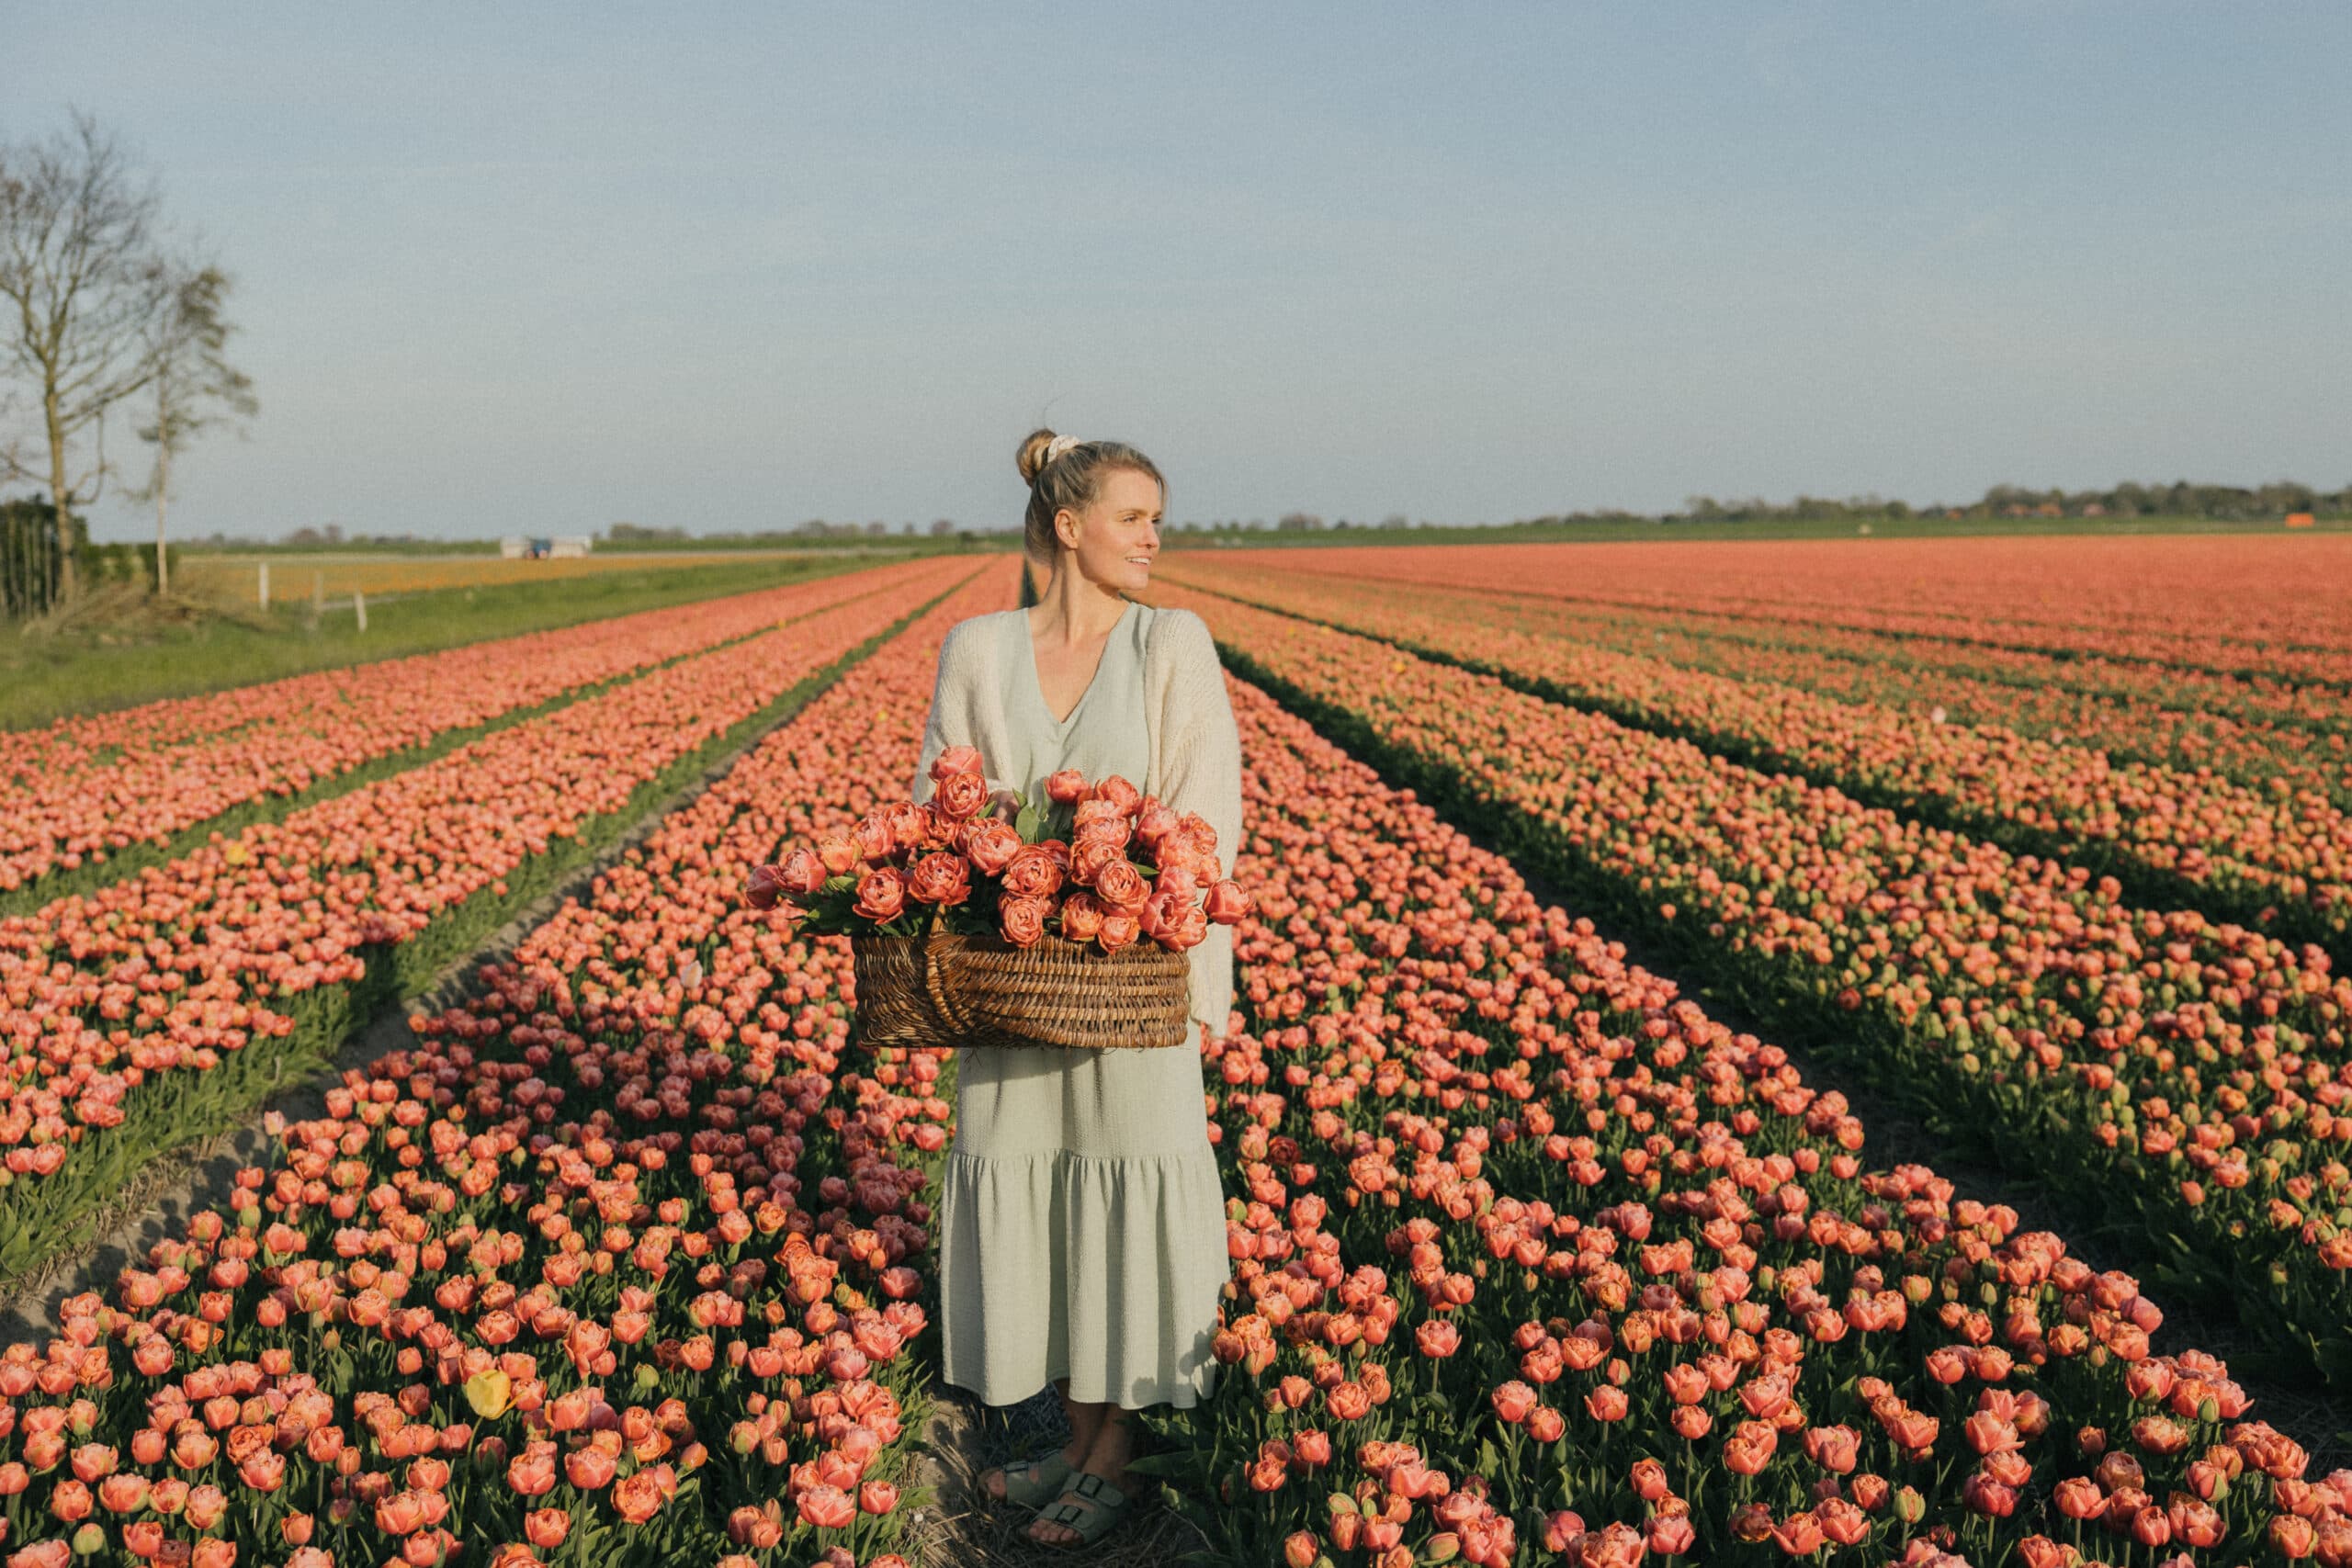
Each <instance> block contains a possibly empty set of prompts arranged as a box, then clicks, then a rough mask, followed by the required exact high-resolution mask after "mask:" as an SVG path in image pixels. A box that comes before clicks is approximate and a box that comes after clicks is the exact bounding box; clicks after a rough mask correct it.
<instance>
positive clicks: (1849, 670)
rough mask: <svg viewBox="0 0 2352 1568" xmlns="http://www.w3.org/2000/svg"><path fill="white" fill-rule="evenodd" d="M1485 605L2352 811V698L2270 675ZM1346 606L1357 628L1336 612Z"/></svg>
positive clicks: (1746, 676)
mask: <svg viewBox="0 0 2352 1568" xmlns="http://www.w3.org/2000/svg"><path fill="white" fill-rule="evenodd" d="M1294 571H1295V569H1293V568H1292V567H1290V566H1289V565H1288V564H1287V563H1283V562H1270V561H1264V560H1261V559H1259V558H1243V559H1242V560H1241V561H1240V562H1239V563H1238V564H1237V563H1234V562H1231V561H1230V560H1229V559H1228V558H1227V556H1226V555H1225V554H1224V553H1222V552H1220V553H1217V554H1215V555H1211V554H1207V553H1195V554H1192V555H1188V556H1186V557H1184V558H1181V559H1180V560H1179V561H1178V562H1177V564H1176V567H1175V569H1174V570H1173V571H1172V572H1171V571H1163V572H1162V574H1161V576H1162V578H1163V580H1166V579H1170V578H1176V579H1181V580H1182V581H1189V582H1191V583H1193V585H1195V586H1197V587H1203V588H1207V589H1211V590H1214V591H1216V592H1225V593H1230V594H1233V595H1235V596H1237V597H1240V598H1250V597H1251V596H1252V594H1253V592H1254V591H1255V590H1256V589H1257V588H1258V587H1259V585H1260V584H1261V582H1265V581H1275V580H1288V579H1290V578H1291V577H1293V575H1294ZM1425 591H1427V590H1426V589H1425V585H1407V584H1399V583H1392V582H1386V581H1380V580H1377V579H1372V578H1339V577H1330V576H1319V577H1318V578H1317V599H1316V601H1315V602H1316V604H1317V605H1319V606H1326V607H1328V612H1329V613H1327V611H1326V610H1318V611H1317V617H1318V618H1323V619H1337V620H1341V621H1344V622H1347V623H1349V624H1366V623H1364V622H1363V619H1362V616H1361V615H1359V614H1357V612H1359V611H1362V612H1365V613H1369V614H1374V615H1380V614H1386V613H1388V612H1389V611H1391V610H1393V609H1394V608H1395V607H1396V606H1397V605H1399V604H1402V605H1406V606H1413V607H1418V606H1420V605H1421V604H1423V603H1424V600H1423V593H1424V592H1425ZM1436 592H1442V593H1444V594H1445V595H1447V596H1448V597H1450V598H1456V599H1461V600H1464V602H1466V603H1468V604H1475V606H1476V615H1477V617H1478V618H1479V619H1480V620H1481V621H1484V622H1486V623H1488V624H1490V625H1492V626H1496V627H1498V628H1508V629H1510V630H1515V631H1521V632H1526V633H1530V634H1532V635H1536V636H1569V637H1574V638H1576V639H1577V641H1580V642H1588V643H1592V644H1595V645H1597V646H1599V647H1601V648H1607V649H1615V650H1616V651H1617V652H1620V653H1625V654H1634V655H1638V656H1641V657H1644V658H1648V659H1659V660H1665V661H1667V662H1668V663H1669V664H1677V665H1680V666H1682V667H1684V668H1686V669H1691V670H1702V671H1709V672H1711V673H1713V674H1717V675H1727V676H1730V677H1732V678H1734V679H1736V680H1743V681H1756V680H1762V681H1773V682H1780V683H1781V684H1783V685H1790V686H1799V687H1803V688H1804V690H1806V691H1810V692H1815V693H1818V694H1821V695H1824V696H1828V697H1834V698H1837V699H1838V700H1839V701H1841V702H1848V703H1860V704H1869V705H1877V706H1881V707H1885V708H1889V709H1894V710H1899V711H1901V712H1903V713H1905V714H1908V715H1910V716H1912V718H1913V721H1914V722H1926V723H1933V724H1941V723H1946V722H1951V723H1957V724H1990V725H1996V726H1998V727H2000V728H2005V729H2011V730H2015V731H2017V732H2018V734H2020V735H2029V736H2032V737H2033V738H2035V739H2042V740H2048V741H2051V742H2052V743H2055V744H2062V745H2064V744H2073V745H2080V746H2086V747H2089V748H2090V749H2092V750H2098V751H2105V752H2107V753H2108V754H2109V756H2111V757H2115V758H2117V759H2119V760H2121V761H2136V762H2151V763H2154V764H2157V765H2159V766H2163V767H2168V768H2174V769H2177V770H2180V771H2182V772H2185V773H2199V770H2211V772H2212V773H2219V774H2221V775H2222V777H2224V778H2229V779H2234V780H2236V781H2238V782H2239V783H2241V784H2255V785H2257V786H2259V787H2261V788H2262V789H2264V790H2266V791H2267V790H2272V789H2275V788H2278V786H2277V785H2274V784H2272V783H2271V781H2272V780H2274V779H2276V780H2280V781H2283V784H2284V788H2285V789H2286V790H2287V791H2288V792H2290V793H2292V792H2298V791H2307V792H2311V793H2312V794H2316V795H2325V796H2327V797H2328V798H2329V799H2331V800H2333V801H2334V802H2335V804H2337V805H2338V806H2352V694H2347V693H2346V692H2344V691H2341V690H2338V689H2337V688H2335V687H2332V686H2325V685H2313V684H2298V683H2294V682H2288V681H2284V680H2280V679H2278V678H2276V677H2272V676H2266V675H2222V674H2206V673H2199V672H2198V671H2185V670H2173V669H2167V670H2165V671H2163V675H2162V678H2161V679H2160V680H2159V679H2152V678H2151V671H2150V670H2149V668H2148V666H2147V665H2146V664H2144V663H2139V662H2133V661H2131V660H2116V659H2107V658H2102V657H2100V656H2098V655H2096V654H2088V653H2075V654H2065V655H2055V654H2045V653H2032V652H2027V651H2023V650H2020V649H2007V648H1990V647H1985V646H1984V645H1982V644H1977V643H1967V642H1955V641H1951V640H1949V639H1943V638H1936V637H1887V636H1882V635H1879V634H1875V633H1870V632H1855V631H1847V630H1843V629H1841V628H1838V627H1835V626H1819V625H1815V624H1812V623H1809V622H1797V621H1771V622H1754V621H1736V620H1728V619H1725V618H1724V617H1721V616H1714V615H1704V614H1697V613H1678V612H1673V611H1664V610H1660V611H1640V610H1606V609H1597V608H1595V607H1593V606H1589V605H1571V604H1566V603H1564V602H1562V601H1560V600H1557V599H1555V598H1549V597H1546V596H1544V595H1541V594H1532V593H1513V592H1500V591H1497V590H1492V589H1467V588H1452V589H1442V590H1436ZM1341 606H1346V607H1347V609H1348V612H1349V613H1347V614H1344V615H1341V614H1337V613H1336V612H1337V611H1339V610H1340V607H1341Z"/></svg>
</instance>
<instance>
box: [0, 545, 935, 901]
mask: <svg viewBox="0 0 2352 1568" xmlns="http://www.w3.org/2000/svg"><path fill="white" fill-rule="evenodd" d="M921 579H922V572H921V571H920V570H916V569H913V568H910V566H893V567H886V568H881V569H877V570H872V571H865V572H850V573H842V574H839V575H835V576H830V577H826V578H821V579H819V580H817V581H811V582H802V583H793V584H789V585H787V586H785V587H782V588H775V589H769V590H766V591H763V592H757V593H745V594H740V595H736V596H733V597H730V598H725V599H717V600H712V601H709V602H707V603H704V604H687V605H680V606H676V607H673V608H669V609H662V610H650V611H647V612H645V613H643V614H640V615H621V616H616V617H614V618H612V619H610V620H604V621H593V622H589V623H587V624H585V625H582V626H567V627H564V628H562V629H560V630H557V631H548V632H538V633H535V634H532V635H530V636H527V637H503V638H500V639H498V640H496V641H492V642H482V643H474V644H470V645H469V646H466V647H463V648H454V649H447V650H446V651H443V652H439V653H432V654H425V655H421V656H419V657H416V658H411V659H393V660H384V661H382V662H380V663H375V664H362V665H355V666H352V667H351V668H348V669H341V670H328V671H318V672H316V673H313V674H308V675H300V676H296V677H293V678H292V679H289V680H285V681H272V682H266V683H264V684H260V685H254V686H243V687H238V688H236V689H234V690H232V691H226V692H215V693H210V694H206V695H204V696H199V697H183V698H177V699H174V700H172V701H169V702H161V703H150V704H147V705H144V706H141V707H135V708H127V709H123V710H121V711H119V712H116V713H107V714H98V715H94V716H89V717H86V718H74V719H64V720H60V721H59V722H58V723H56V724H54V725H51V726H50V727H49V728H46V729H38V730H23V731H17V732H16V733H14V734H9V735H0V778H5V779H6V783H7V786H8V787H7V789H6V795H5V805H0V896H6V904H5V905H0V907H5V908H16V909H25V908H31V907H34V906H35V905H36V904H38V903H41V902H46V901H47V900H48V899H49V898H51V897H58V896H61V895H62V894H64V893H67V892H77V891H82V890H83V889H85V888H86V887H89V886H96V885H97V884H98V883H99V882H101V881H107V880H114V879H116V878H119V876H121V875H122V874H124V873H125V872H126V870H128V869H132V868H135V867H136V866H137V865H139V864H142V863H147V864H153V863H160V862H161V861H163V860H165V859H168V858H170V856H169V852H170V851H171V850H172V849H173V847H174V846H175V844H178V845H179V847H181V848H186V847H188V846H187V845H185V844H181V843H180V840H183V839H184V838H185V837H186V836H187V830H188V829H192V828H196V827H198V825H200V824H208V823H209V824H212V825H213V826H217V827H221V828H225V829H233V828H236V827H243V826H244V825H245V824H244V822H243V821H242V820H240V821H234V822H222V821H220V818H221V817H222V816H223V814H224V813H229V812H232V811H234V810H236V809H237V808H239V807H249V808H254V809H257V810H261V811H266V810H270V809H272V808H277V809H278V810H280V811H282V809H283V803H284V801H285V799H286V797H288V796H291V795H302V794H305V793H306V792H311V791H312V790H313V789H314V787H315V786H318V785H320V784H326V783H329V782H334V783H342V782H346V781H353V782H357V781H360V780H364V779H365V778H366V777H368V776H381V774H383V773H391V772H397V771H399V770H401V769H403V768H406V767H411V766H413V765H415V764H416V763H417V762H419V761H424V760H427V759H429V757H430V756H431V755H433V754H435V753H438V752H443V751H447V750H450V749H452V748H453V747H454V746H456V745H458V744H461V743H462V742H463V741H464V740H466V739H472V738H473V737H474V736H476V735H478V734H479V733H481V731H482V730H484V729H485V728H489V727H492V726H493V725H497V724H503V723H513V722H516V721H518V720H520V719H522V718H525V717H528V716H531V715H532V714H534V713H535V712H537V711H539V710H542V709H544V708H546V707H548V706H549V705H555V704H560V703H563V702H567V701H572V700H577V699H578V698H580V697H582V696H585V695H589V694H594V691H595V690H596V689H597V688H600V687H602V686H603V685H605V683H606V682H612V681H616V680H621V679H627V678H628V677H630V676H632V675H636V674H639V673H642V672H643V671H648V670H650V669H653V668H655V667H657V666H659V665H662V664H665V663H668V662H670V661H672V660H677V659H682V658H685V657H689V656H691V655H693V654H695V653H700V652H704V651H707V649H712V648H716V647H718V646H719V645H720V644H722V643H727V642H732V641H734V640H736V639H738V638H741V637H750V636H752V635H754V634H756V633H758V632H761V631H763V630H765V629H766V628H768V627H770V626H775V625H776V624H777V623H778V622H780V621H788V620H793V619H797V618H799V617H801V616H804V615H812V614H814V613H815V612H817V611H819V610H821V609H826V608H829V607H831V605H833V604H840V603H842V601H843V600H846V599H851V598H854V597H856V596H858V595H860V594H864V593H870V592H887V591H889V590H890V589H892V588H893V587H894V586H895V585H897V584H899V583H900V582H905V581H919V580H921ZM252 814H253V813H252V811H250V810H249V811H248V812H247V813H245V815H246V816H248V817H250V816H251V815H252ZM125 851H131V852H132V853H130V854H125V853H124V852H125ZM77 873H78V874H77Z"/></svg>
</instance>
